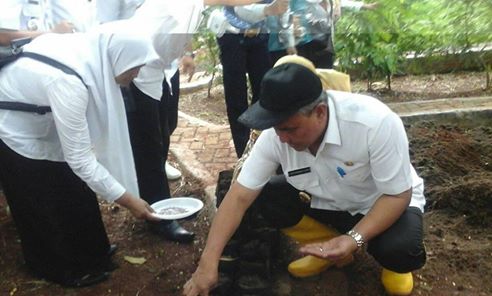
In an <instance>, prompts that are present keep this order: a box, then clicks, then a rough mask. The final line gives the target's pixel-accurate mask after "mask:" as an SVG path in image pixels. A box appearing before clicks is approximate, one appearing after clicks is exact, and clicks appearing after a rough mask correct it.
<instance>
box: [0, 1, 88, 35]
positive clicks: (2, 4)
mask: <svg viewBox="0 0 492 296" xmlns="http://www.w3.org/2000/svg"><path fill="white" fill-rule="evenodd" d="M90 8H91V7H90V3H89V2H88V1H86V0H2V1H0V28H4V29H12V30H29V31H49V30H51V29H52V28H53V26H54V25H56V24H58V23H60V22H61V21H64V20H65V21H69V22H71V23H73V24H74V26H75V28H76V30H77V31H85V30H86V29H87V27H88V26H89V24H88V23H89V22H90V18H91V12H90Z"/></svg>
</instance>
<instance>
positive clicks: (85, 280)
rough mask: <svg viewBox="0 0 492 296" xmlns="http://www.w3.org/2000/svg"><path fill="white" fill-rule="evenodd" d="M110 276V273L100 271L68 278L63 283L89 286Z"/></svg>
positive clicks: (70, 285)
mask: <svg viewBox="0 0 492 296" xmlns="http://www.w3.org/2000/svg"><path fill="white" fill-rule="evenodd" d="M108 278H109V273H107V272H104V271H99V272H94V273H88V274H86V275H84V276H81V277H79V278H75V279H70V280H66V281H64V282H63V283H61V284H62V285H63V286H65V287H71V288H81V287H87V286H92V285H95V284H99V283H100V282H104V281H105V280H107V279H108Z"/></svg>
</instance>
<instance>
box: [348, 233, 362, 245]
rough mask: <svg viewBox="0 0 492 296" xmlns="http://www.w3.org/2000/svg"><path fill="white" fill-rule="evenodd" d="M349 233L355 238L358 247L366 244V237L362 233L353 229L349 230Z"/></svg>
mask: <svg viewBox="0 0 492 296" xmlns="http://www.w3.org/2000/svg"><path fill="white" fill-rule="evenodd" d="M347 235H348V236H350V237H351V238H353V239H354V240H355V243H356V244H357V248H362V246H363V245H364V238H363V237H362V235H361V234H360V233H358V232H357V231H355V230H353V229H352V230H350V231H349V232H347Z"/></svg>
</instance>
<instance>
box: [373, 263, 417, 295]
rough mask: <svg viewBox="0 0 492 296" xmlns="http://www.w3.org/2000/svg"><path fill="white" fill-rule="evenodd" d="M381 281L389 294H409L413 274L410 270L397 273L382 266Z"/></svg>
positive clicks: (411, 287)
mask: <svg viewBox="0 0 492 296" xmlns="http://www.w3.org/2000/svg"><path fill="white" fill-rule="evenodd" d="M381 282H382V283H383V286H384V288H385V289H386V293H388V294H389V295H396V296H404V295H410V294H411V293H412V290H413V276H412V273H411V272H407V273H397V272H394V271H391V270H389V269H386V268H383V272H382V273H381Z"/></svg>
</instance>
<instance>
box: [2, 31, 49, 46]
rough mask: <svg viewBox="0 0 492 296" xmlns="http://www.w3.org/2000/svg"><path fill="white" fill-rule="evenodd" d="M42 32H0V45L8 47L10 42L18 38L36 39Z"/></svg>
mask: <svg viewBox="0 0 492 296" xmlns="http://www.w3.org/2000/svg"><path fill="white" fill-rule="evenodd" d="M43 33H44V32H38V31H1V32H0V45H2V46H9V45H10V43H11V42H12V40H15V39H19V38H33V39H34V38H36V37H38V36H39V35H41V34H43Z"/></svg>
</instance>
